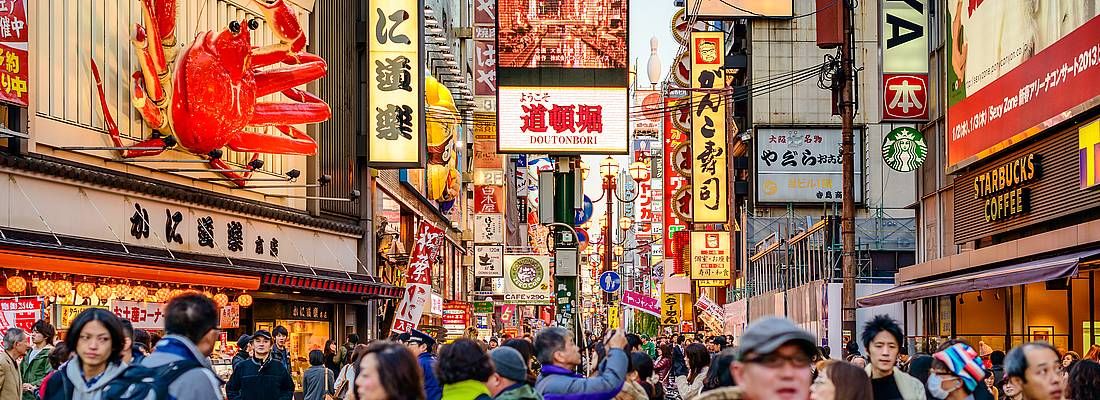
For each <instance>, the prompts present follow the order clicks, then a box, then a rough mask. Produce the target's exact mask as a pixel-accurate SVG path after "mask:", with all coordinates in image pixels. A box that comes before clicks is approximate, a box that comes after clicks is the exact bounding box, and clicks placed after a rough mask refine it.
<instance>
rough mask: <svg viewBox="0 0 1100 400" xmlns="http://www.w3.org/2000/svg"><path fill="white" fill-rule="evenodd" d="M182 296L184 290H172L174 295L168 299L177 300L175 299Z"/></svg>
mask: <svg viewBox="0 0 1100 400" xmlns="http://www.w3.org/2000/svg"><path fill="white" fill-rule="evenodd" d="M181 294H183V290H182V289H172V294H171V295H170V296H168V298H169V299H173V298H175V297H178V296H179V295H181Z"/></svg>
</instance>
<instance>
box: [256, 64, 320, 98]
mask: <svg viewBox="0 0 1100 400" xmlns="http://www.w3.org/2000/svg"><path fill="white" fill-rule="evenodd" d="M326 71H328V65H327V64H326V63H325V61H324V60H319V61H312V62H309V63H305V64H300V65H288V66H283V67H279V68H274V69H269V70H264V71H256V72H255V76H256V97H260V96H267V95H269V94H272V93H275V92H281V91H284V90H286V89H289V88H292V87H295V86H299V85H303V84H306V83H308V82H312V81H314V80H317V79H321V78H323V77H324V76H325V72H326Z"/></svg>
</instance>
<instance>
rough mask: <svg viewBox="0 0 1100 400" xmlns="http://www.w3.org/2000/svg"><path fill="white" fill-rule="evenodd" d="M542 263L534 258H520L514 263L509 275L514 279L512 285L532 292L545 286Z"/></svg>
mask: <svg viewBox="0 0 1100 400" xmlns="http://www.w3.org/2000/svg"><path fill="white" fill-rule="evenodd" d="M543 268H544V267H543V266H542V263H541V262H539V260H538V259H536V258H533V257H520V258H517V259H516V261H515V262H514V263H512V266H511V268H510V269H511V271H510V273H509V274H508V275H509V276H510V277H511V279H512V284H513V285H516V287H517V288H520V289H523V290H532V289H536V288H539V286H540V285H542V284H543V282H542V278H543V276H544V275H545V274H543Z"/></svg>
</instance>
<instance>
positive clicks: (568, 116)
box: [550, 104, 575, 133]
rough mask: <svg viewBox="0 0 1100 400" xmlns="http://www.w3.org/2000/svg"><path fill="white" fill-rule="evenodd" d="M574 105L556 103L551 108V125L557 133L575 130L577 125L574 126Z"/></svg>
mask: <svg viewBox="0 0 1100 400" xmlns="http://www.w3.org/2000/svg"><path fill="white" fill-rule="evenodd" d="M573 116H574V113H573V106H559V105H557V104H554V107H552V108H550V126H551V127H553V128H554V131H556V132H557V133H562V132H565V131H569V132H573V131H574V130H575V127H574V126H573Z"/></svg>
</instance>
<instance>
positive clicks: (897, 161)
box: [882, 126, 928, 172]
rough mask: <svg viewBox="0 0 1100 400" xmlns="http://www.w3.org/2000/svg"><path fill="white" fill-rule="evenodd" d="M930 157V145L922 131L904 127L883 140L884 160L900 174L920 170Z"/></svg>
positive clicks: (887, 135)
mask: <svg viewBox="0 0 1100 400" xmlns="http://www.w3.org/2000/svg"><path fill="white" fill-rule="evenodd" d="M927 156H928V145H927V144H925V143H924V135H922V134H921V133H920V131H918V130H916V129H913V128H910V127H907V126H904V127H901V128H896V129H894V130H892V131H890V133H888V134H886V137H885V138H883V140H882V159H883V161H886V165H889V166H890V168H893V169H894V170H895V171H898V172H912V171H914V170H916V169H917V168H920V166H921V164H923V163H924V159H925V157H927Z"/></svg>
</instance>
